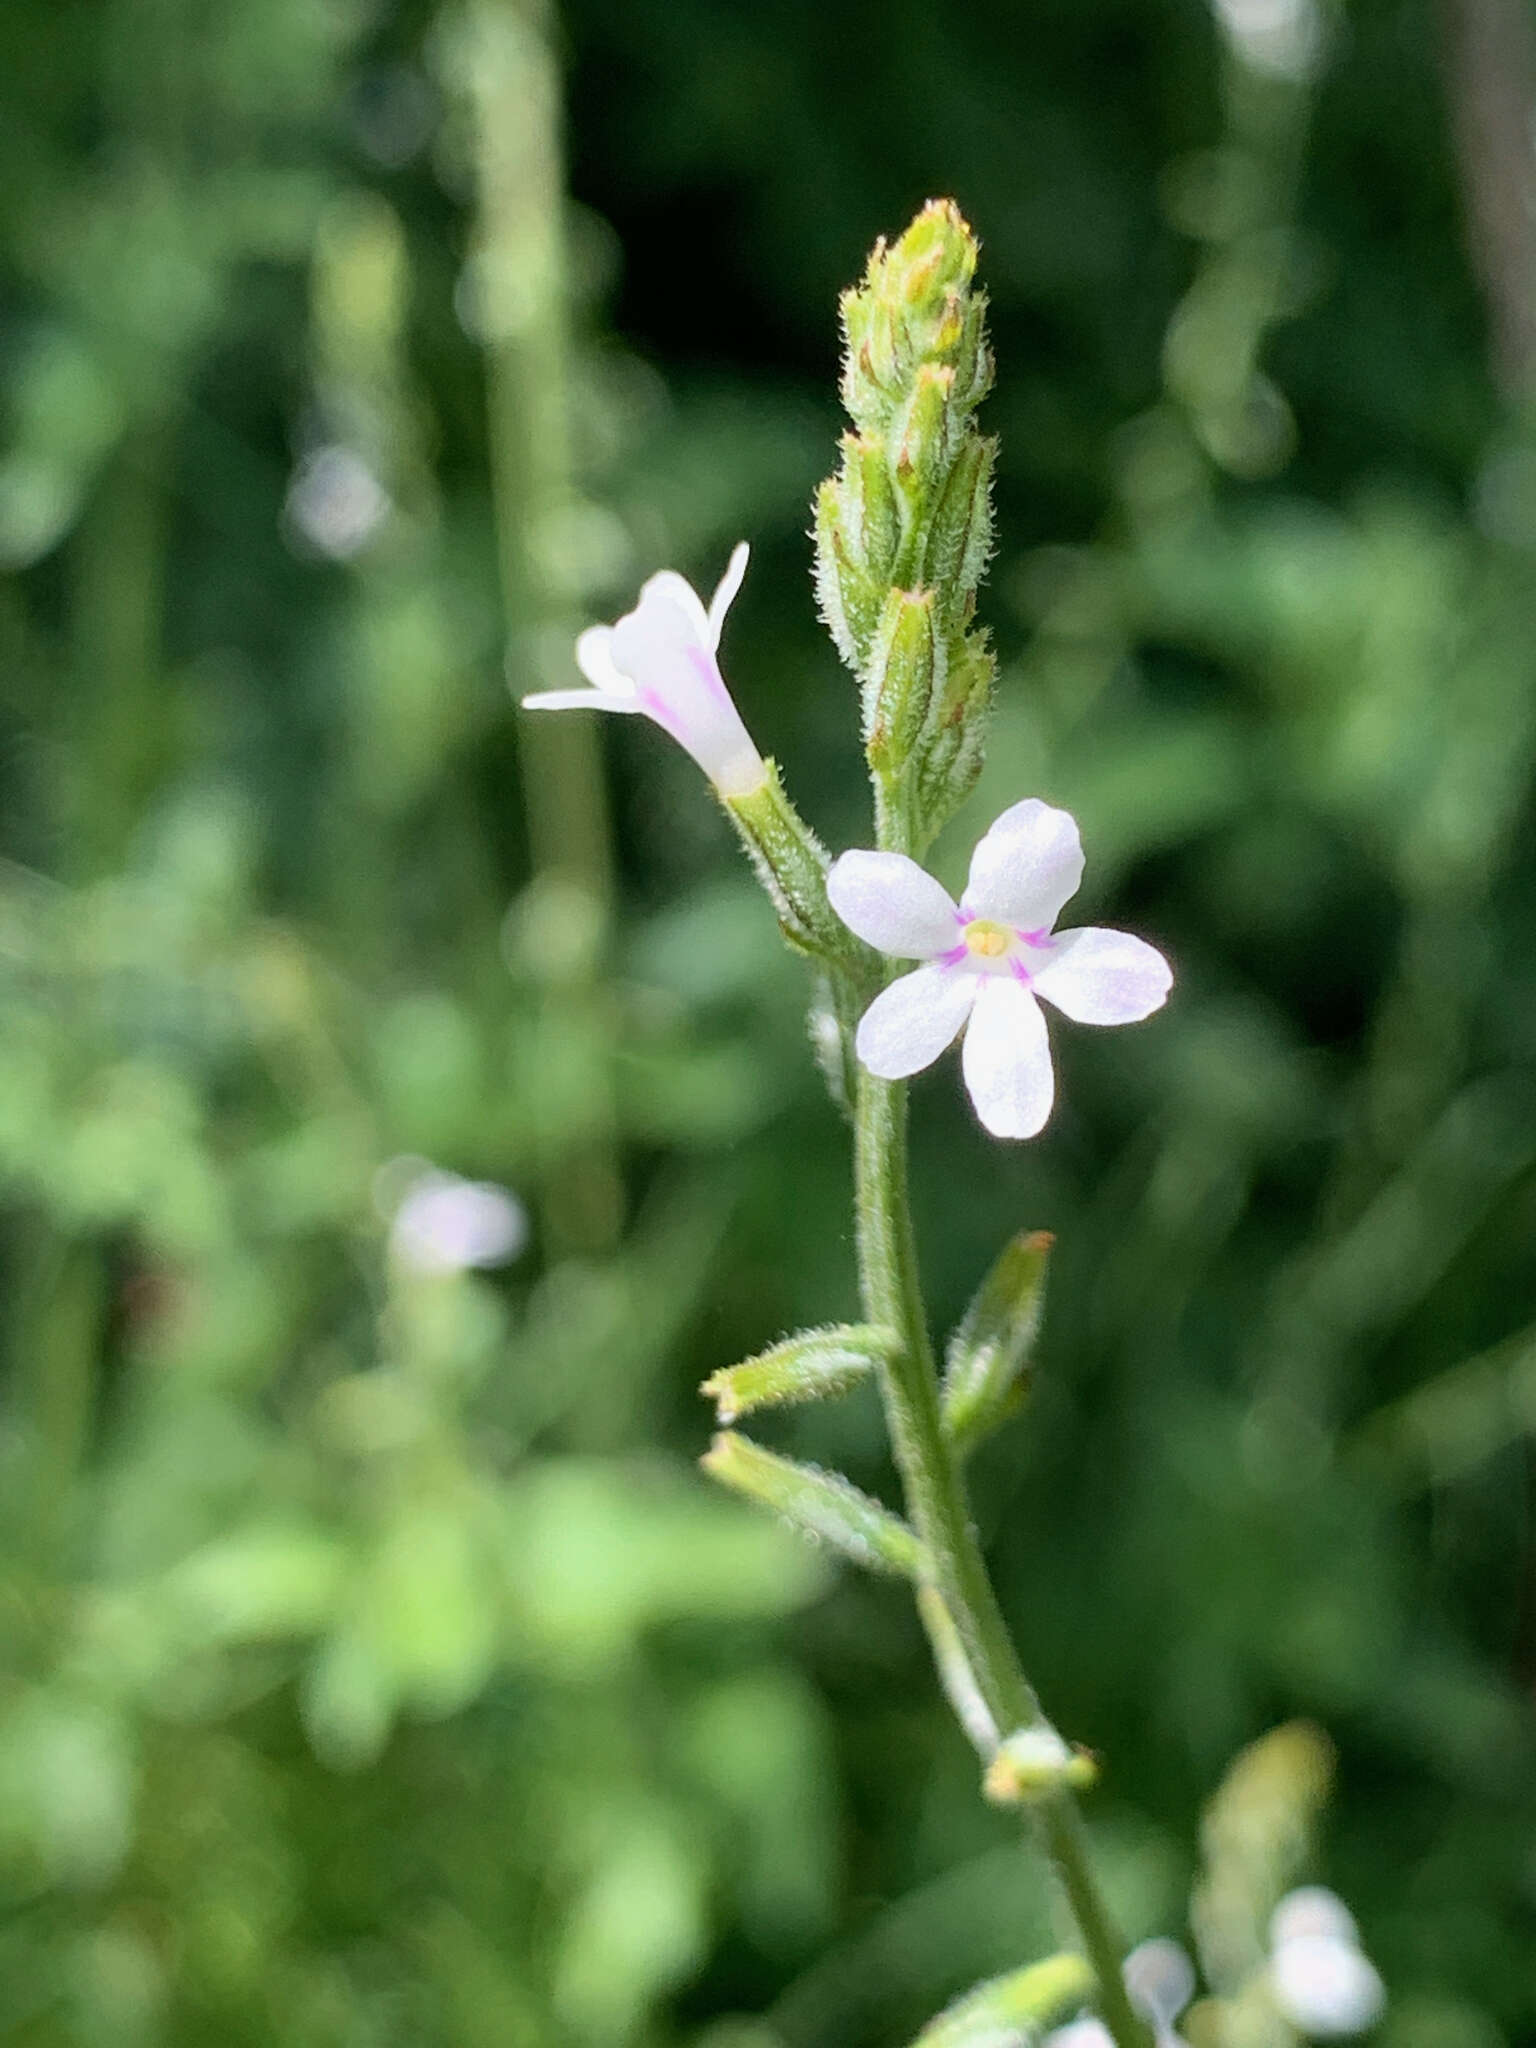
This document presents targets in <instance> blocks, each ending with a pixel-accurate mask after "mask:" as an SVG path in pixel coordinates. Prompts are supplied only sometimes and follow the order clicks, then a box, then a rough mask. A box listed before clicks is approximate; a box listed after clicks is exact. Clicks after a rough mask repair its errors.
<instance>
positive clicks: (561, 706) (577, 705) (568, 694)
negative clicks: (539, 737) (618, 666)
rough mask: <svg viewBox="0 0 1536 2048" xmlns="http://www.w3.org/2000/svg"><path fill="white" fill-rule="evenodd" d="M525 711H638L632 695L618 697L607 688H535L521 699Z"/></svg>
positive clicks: (638, 707)
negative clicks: (531, 693)
mask: <svg viewBox="0 0 1536 2048" xmlns="http://www.w3.org/2000/svg"><path fill="white" fill-rule="evenodd" d="M522 706H523V709H524V710H525V711H638V710H639V709H640V706H639V705H638V704H637V703H636V701H635V699H634V698H633V697H618V696H614V695H612V694H610V692H609V691H607V690H536V691H535V692H534V694H533V695H532V696H531V697H524V698H523V699H522Z"/></svg>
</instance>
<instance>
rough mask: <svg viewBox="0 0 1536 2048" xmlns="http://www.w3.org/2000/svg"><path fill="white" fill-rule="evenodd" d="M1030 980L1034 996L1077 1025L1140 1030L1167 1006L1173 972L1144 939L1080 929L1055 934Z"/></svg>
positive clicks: (1095, 926)
mask: <svg viewBox="0 0 1536 2048" xmlns="http://www.w3.org/2000/svg"><path fill="white" fill-rule="evenodd" d="M1031 979H1032V980H1033V982H1034V987H1035V993H1036V995H1040V996H1044V997H1045V999H1046V1001H1047V1002H1048V1003H1054V1004H1055V1005H1056V1007H1057V1009H1058V1010H1060V1011H1061V1012H1062V1014H1063V1015H1064V1016H1067V1017H1070V1018H1072V1019H1073V1021H1074V1022H1075V1023H1078V1024H1138V1023H1140V1021H1141V1019H1142V1018H1143V1017H1150V1016H1151V1014H1152V1012H1153V1011H1154V1010H1160V1009H1161V1008H1162V1007H1163V1004H1164V1003H1165V1002H1166V1001H1167V998H1168V991H1169V989H1170V988H1172V986H1173V969H1172V968H1171V967H1170V966H1169V965H1168V962H1167V961H1166V960H1165V959H1164V958H1163V956H1162V954H1161V953H1159V952H1158V950H1157V948H1156V946H1149V945H1148V944H1147V942H1146V940H1145V939H1135V938H1132V936H1131V934H1130V933H1129V932H1111V931H1104V930H1101V929H1100V928H1099V927H1098V926H1097V925H1084V926H1083V927H1082V928H1081V929H1080V930H1078V931H1070V932H1058V933H1057V934H1056V937H1055V938H1054V940H1053V941H1052V942H1051V952H1050V957H1049V958H1048V959H1047V961H1046V962H1045V965H1044V966H1043V967H1036V968H1034V969H1032V970H1031Z"/></svg>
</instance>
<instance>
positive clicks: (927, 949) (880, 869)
mask: <svg viewBox="0 0 1536 2048" xmlns="http://www.w3.org/2000/svg"><path fill="white" fill-rule="evenodd" d="M827 896H828V899H829V900H830V902H831V905H832V908H833V909H834V910H835V911H836V912H837V914H838V916H839V917H840V918H841V919H842V920H843V923H844V924H845V925H847V927H848V929H849V930H850V931H851V932H856V933H857V934H858V936H859V937H860V938H861V939H863V940H864V941H865V943H866V944H867V945H871V946H874V947H875V948H876V949H877V950H878V951H880V952H882V953H891V954H894V955H895V956H896V958H897V959H900V960H931V959H932V958H933V956H934V954H935V953H942V952H944V951H946V950H947V949H948V948H949V947H950V946H952V945H954V943H955V941H956V939H957V938H958V937H959V917H960V913H959V912H958V911H957V910H956V908H955V905H954V901H953V899H952V898H951V896H950V893H949V891H948V890H947V889H946V888H944V887H943V885H942V884H941V883H939V882H936V881H935V880H934V879H933V877H932V875H930V874H929V873H927V871H926V870H925V869H923V868H920V867H919V866H918V864H917V862H916V861H915V860H908V858H907V856H906V855H905V854H904V853H868V852H865V851H864V850H863V849H858V850H856V851H855V852H853V853H844V854H840V855H839V856H838V858H837V859H836V860H835V861H833V863H832V866H831V868H830V869H829V870H828V873H827Z"/></svg>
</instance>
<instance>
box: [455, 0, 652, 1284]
mask: <svg viewBox="0 0 1536 2048" xmlns="http://www.w3.org/2000/svg"><path fill="white" fill-rule="evenodd" d="M554 13H555V7H554V0H471V4H470V6H469V7H468V8H467V9H466V13H465V20H466V22H467V24H468V34H467V36H466V40H465V44H464V59H463V62H464V85H465V87H466V89H467V97H468V102H469V106H470V109H471V112H472V115H473V124H474V137H475V144H474V151H475V170H476V184H477V195H478V204H477V216H476V254H477V260H478V266H479V273H478V274H479V276H480V278H481V281H482V289H483V291H484V294H485V304H484V306H483V307H482V309H481V314H482V320H483V323H484V327H485V339H486V378H487V404H488V411H489V423H490V455H491V484H492V495H493V499H494V504H495V514H496V530H497V541H498V558H499V565H500V573H501V584H502V598H503V604H504V607H505V612H506V619H507V627H508V647H509V654H508V668H509V677H510V680H511V681H512V684H513V690H514V694H519V695H520V694H521V693H522V691H523V690H525V689H528V688H531V687H536V686H538V685H540V684H544V685H549V684H559V683H564V682H568V681H569V680H570V675H571V673H572V657H571V646H572V643H573V642H574V640H575V637H576V630H577V627H578V626H579V625H580V624H581V618H580V616H579V607H578V606H577V603H576V596H575V592H574V590H573V589H572V587H571V586H570V584H569V582H568V579H564V578H562V576H561V574H560V573H559V567H558V565H559V561H560V558H561V552H562V550H561V544H560V542H559V533H560V529H561V525H562V522H564V523H565V525H566V526H567V527H569V525H570V523H571V517H572V514H573V512H574V511H575V509H576V508H577V502H578V494H577V490H576V481H575V458H574V453H573V448H572V435H571V422H572V410H573V405H574V402H575V401H574V398H573V394H572V390H571V382H570V373H569V360H570V354H571V333H570V320H569V278H568V264H567V250H566V234H565V188H564V175H563V173H564V165H563V156H562V149H561V136H560V78H559V71H558V67H557V64H556V59H555V53H554V48H553V40H552V38H553V32H554V21H553V17H554ZM517 739H518V751H519V755H520V758H521V764H522V786H523V804H524V810H525V812H526V815H527V819H528V842H529V853H530V855H531V858H532V867H533V872H534V877H535V880H536V881H538V882H541V883H544V884H546V885H547V884H555V885H556V886H559V887H563V888H565V889H567V890H570V891H573V892H574V893H575V896H576V899H577V901H578V902H579V903H581V904H583V905H584V906H585V907H586V910H587V912H589V913H590V915H589V916H588V918H587V919H586V922H588V923H589V924H590V930H591V944H590V947H589V953H588V958H587V960H586V962H585V964H584V969H583V970H582V971H581V972H580V973H579V974H578V975H575V976H573V977H572V980H573V982H576V983H579V984H580V985H579V986H575V987H573V989H572V991H571V997H572V999H573V1000H574V1001H575V1002H576V1004H577V1005H578V1007H580V1006H581V1005H582V1004H583V1003H584V1004H585V1006H586V1008H587V1009H588V1011H589V1012H590V1011H592V1010H597V1011H598V1012H599V1013H601V1010H602V1004H603V993H602V987H601V973H600V963H601V958H602V949H603V942H604V940H605V939H606V936H607V926H608V923H609V920H610V918H611V915H612V902H613V849H612V843H611V831H610V823H609V815H608V797H607V791H606V788H605V784H604V780H603V769H602V756H601V753H600V751H599V741H598V736H597V730H596V724H595V721H592V720H589V719H586V718H556V719H541V718H538V717H527V718H524V719H522V720H521V721H520V723H519V726H518V736H517ZM567 921H568V922H570V921H571V920H570V919H568V920H567ZM551 1013H552V1014H551V1022H552V1028H555V1029H558V1028H560V1019H559V1013H558V1009H557V1007H556V1006H555V1005H554V1004H553V1003H552V1005H551ZM601 1028H603V1027H602V1025H601V1017H600V1029H601ZM590 1085H591V1087H592V1089H593V1091H594V1093H598V1092H601V1094H602V1100H601V1101H600V1102H599V1103H597V1104H595V1105H594V1108H595V1114H594V1115H593V1117H592V1137H591V1140H590V1142H589V1143H588V1144H587V1146H586V1147H585V1148H584V1149H583V1150H581V1151H580V1152H578V1153H577V1154H576V1155H575V1156H573V1157H571V1158H569V1159H567V1160H566V1161H564V1162H563V1164H562V1165H561V1167H560V1168H559V1170H558V1171H556V1172H555V1173H554V1174H552V1175H551V1176H550V1181H549V1184H548V1186H547V1187H546V1190H545V1194H544V1204H543V1207H544V1218H543V1220H544V1231H545V1237H546V1240H547V1242H548V1245H549V1248H550V1250H551V1252H552V1253H553V1254H554V1255H556V1256H558V1255H561V1254H565V1253H588V1252H596V1251H606V1250H609V1249H611V1247H612V1246H613V1244H614V1243H615V1242H616V1241H617V1239H618V1237H619V1234H620V1230H621V1228H622V1224H623V1213H624V1186H623V1180H622V1175H621V1171H620V1166H619V1159H618V1146H617V1140H616V1134H615V1129H614V1126H615V1122H616V1118H617V1111H616V1109H615V1107H614V1104H613V1102H612V1100H611V1092H612V1091H611V1089H610V1088H608V1086H607V1084H606V1080H605V1079H598V1078H597V1077H594V1079H593V1081H592V1083H591V1084H590Z"/></svg>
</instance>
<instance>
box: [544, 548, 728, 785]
mask: <svg viewBox="0 0 1536 2048" xmlns="http://www.w3.org/2000/svg"><path fill="white" fill-rule="evenodd" d="M746 573H747V544H746V542H745V541H742V542H741V544H740V546H738V547H737V548H735V549H734V550H733V551H732V554H731V559H730V561H729V562H728V563H727V565H726V571H725V574H724V575H723V576H722V577H721V578H720V582H719V584H718V586H717V587H716V590H715V594H714V596H713V597H712V598H711V599H710V601H709V608H708V610H707V611H706V610H705V608H704V604H703V601H702V599H701V598H700V597H699V594H698V592H697V591H696V590H695V589H694V587H693V585H692V584H691V583H689V582H688V581H687V579H686V578H685V577H682V576H679V575H678V573H677V571H676V570H675V569H662V570H660V571H659V572H658V573H657V574H656V575H654V576H652V577H651V578H649V580H648V581H647V582H646V583H645V585H644V586H643V587H642V589H641V592H640V601H639V603H638V604H637V605H636V606H635V608H634V610H633V611H632V612H626V613H625V614H624V616H623V618H622V619H620V620H619V622H618V624H617V625H614V626H589V627H588V628H587V630H586V632H585V633H583V634H582V635H581V636H580V638H579V639H578V640H577V642H576V666H577V667H578V668H579V669H580V670H581V672H582V674H583V675H584V676H585V677H586V679H587V681H588V682H589V683H590V684H591V685H592V687H591V689H589V690H541V691H539V692H538V693H537V694H536V695H534V696H532V697H525V698H524V699H523V709H524V710H525V711H639V712H642V713H643V714H644V715H645V716H646V717H647V718H650V719H654V720H655V722H656V724H657V725H659V726H660V727H661V728H662V729H663V731H665V732H669V733H671V735H672V737H673V739H675V740H676V741H677V742H678V744H679V745H680V746H682V747H685V748H686V749H687V750H688V752H689V753H690V754H692V756H693V758H694V760H695V761H697V762H698V764H699V766H700V767H701V768H702V769H703V770H704V773H705V774H706V775H707V776H708V777H709V779H710V781H711V782H712V783H713V784H714V785H715V787H716V789H718V790H719V792H720V794H721V795H722V796H747V795H749V794H750V793H751V792H752V791H753V790H754V789H757V788H760V787H761V785H762V782H763V779H764V777H765V776H766V775H767V773H768V770H767V768H766V767H765V766H764V763H763V757H762V755H761V754H759V752H758V751H757V748H756V747H755V746H754V745H753V744H752V735H751V734H750V733H749V732H748V731H747V728H746V727H745V726H744V725H743V724H742V722H741V713H740V712H739V711H738V710H737V709H736V706H735V705H734V704H733V703H732V702H731V693H730V691H729V690H728V689H727V688H726V687H725V682H724V680H723V678H722V677H721V674H720V664H719V662H718V661H717V660H716V650H717V649H718V647H719V645H720V628H721V626H722V625H723V624H724V623H725V615H726V613H727V612H728V611H729V610H730V608H731V600H732V599H733V598H734V597H735V595H736V593H737V591H738V590H739V589H740V588H741V579H742V578H743V576H745V575H746Z"/></svg>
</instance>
